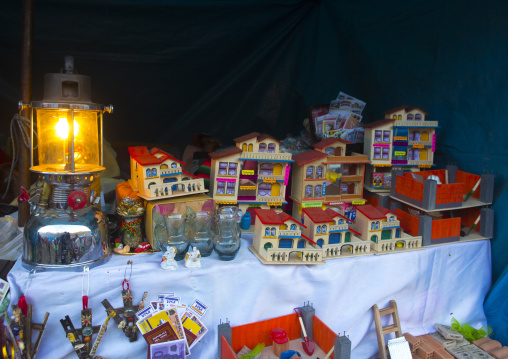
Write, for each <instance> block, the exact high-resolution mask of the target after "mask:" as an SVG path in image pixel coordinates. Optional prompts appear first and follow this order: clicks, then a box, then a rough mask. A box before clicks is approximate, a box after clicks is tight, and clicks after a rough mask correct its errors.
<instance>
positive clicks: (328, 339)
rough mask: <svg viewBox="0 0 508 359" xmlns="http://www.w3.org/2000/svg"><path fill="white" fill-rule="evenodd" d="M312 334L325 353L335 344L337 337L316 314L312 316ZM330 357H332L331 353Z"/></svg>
mask: <svg viewBox="0 0 508 359" xmlns="http://www.w3.org/2000/svg"><path fill="white" fill-rule="evenodd" d="M312 329H313V330H312V332H313V333H312V334H313V338H312V340H314V342H315V343H316V345H317V346H319V347H320V348H321V349H322V350H323V351H324V352H325V353H328V352H329V351H330V349H332V347H333V346H334V345H335V338H337V337H338V335H337V334H335V333H334V331H333V330H331V329H330V328H329V327H328V326H327V325H326V324H325V323H323V322H322V321H321V319H319V318H318V317H317V316H316V315H314V317H312ZM330 358H334V356H333V354H332V356H331V357H330Z"/></svg>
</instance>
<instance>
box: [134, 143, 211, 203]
mask: <svg viewBox="0 0 508 359" xmlns="http://www.w3.org/2000/svg"><path fill="white" fill-rule="evenodd" d="M129 154H130V164H131V179H130V180H129V184H130V185H131V187H132V189H133V190H134V191H139V194H138V196H139V197H141V198H143V199H145V200H147V201H151V200H155V199H163V198H169V197H177V196H186V195H190V194H196V193H204V192H208V191H207V190H206V189H205V185H204V182H203V179H202V178H196V177H195V176H193V175H191V174H190V173H188V172H186V171H184V170H183V169H182V164H185V163H184V162H181V161H178V160H177V159H175V158H174V157H173V156H171V155H170V154H168V153H166V152H164V151H161V150H159V149H157V148H152V150H151V151H148V148H147V147H146V146H136V147H129Z"/></svg>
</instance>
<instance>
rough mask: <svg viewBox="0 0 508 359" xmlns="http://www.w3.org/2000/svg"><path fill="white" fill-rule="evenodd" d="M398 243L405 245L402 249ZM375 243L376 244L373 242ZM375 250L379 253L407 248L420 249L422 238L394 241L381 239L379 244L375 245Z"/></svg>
mask: <svg viewBox="0 0 508 359" xmlns="http://www.w3.org/2000/svg"><path fill="white" fill-rule="evenodd" d="M397 242H400V243H403V246H402V247H398V246H397ZM372 243H374V242H372ZM374 244H375V246H374V249H375V250H376V251H377V252H378V253H384V252H393V251H396V250H404V249H407V248H419V247H421V246H422V237H402V238H394V239H381V240H379V241H378V243H374Z"/></svg>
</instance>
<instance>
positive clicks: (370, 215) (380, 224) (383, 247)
mask: <svg viewBox="0 0 508 359" xmlns="http://www.w3.org/2000/svg"><path fill="white" fill-rule="evenodd" d="M356 210H357V215H356V223H355V224H356V229H357V230H358V231H360V232H361V234H360V238H361V239H363V240H364V241H369V242H370V245H371V248H372V249H373V250H374V251H376V252H377V253H379V254H385V253H390V252H395V251H408V250H416V249H423V247H422V237H418V236H417V237H415V236H411V235H409V234H407V233H405V232H404V231H403V228H402V227H401V226H400V221H399V219H398V217H397V215H396V214H395V213H393V212H392V211H390V210H388V209H386V208H383V207H374V206H373V205H370V204H367V205H363V206H357V207H356Z"/></svg>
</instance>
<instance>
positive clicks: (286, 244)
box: [279, 238, 293, 248]
mask: <svg viewBox="0 0 508 359" xmlns="http://www.w3.org/2000/svg"><path fill="white" fill-rule="evenodd" d="M279 248H293V240H292V239H289V238H283V239H281V240H279Z"/></svg>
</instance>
